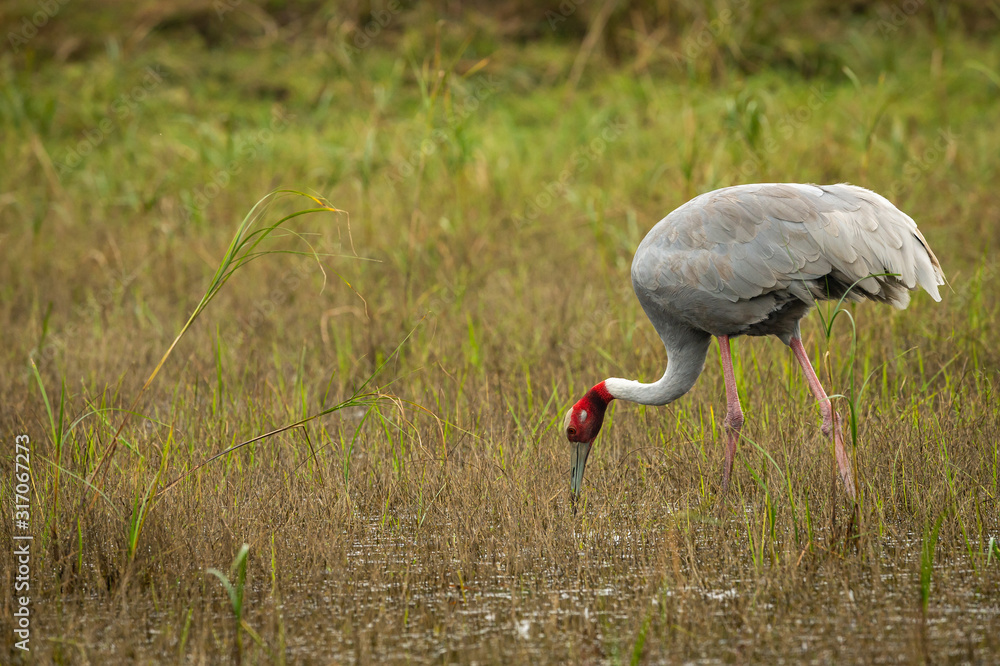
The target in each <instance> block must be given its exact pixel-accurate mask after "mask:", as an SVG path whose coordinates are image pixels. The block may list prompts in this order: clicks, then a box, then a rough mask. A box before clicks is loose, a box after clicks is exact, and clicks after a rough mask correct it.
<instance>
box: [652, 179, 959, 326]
mask: <svg viewBox="0 0 1000 666" xmlns="http://www.w3.org/2000/svg"><path fill="white" fill-rule="evenodd" d="M889 274H894V275H889ZM942 284H944V275H943V274H942V272H941V266H940V264H939V263H938V260H937V258H936V257H935V256H934V253H933V252H931V249H930V247H928V245H927V241H925V240H924V237H923V235H922V234H921V233H920V231H919V230H918V229H917V225H916V223H915V222H914V221H913V220H912V219H911V218H910V217H909V216H908V215H906V214H905V213H903V212H902V211H900V210H899V209H897V208H896V207H895V206H893V205H892V204H891V203H889V201H887V200H886V199H885V198H884V197H882V196H880V195H878V194H876V193H874V192H872V191H870V190H866V189H864V188H862V187H856V186H853V185H844V184H841V185H824V186H817V185H799V184H760V185H737V186H735V187H727V188H724V189H721V190H715V191H714V192H709V193H707V194H703V195H701V196H699V197H696V198H694V199H692V200H691V201H689V202H688V203H686V204H684V205H683V206H681V207H680V208H678V209H677V210H675V211H673V212H672V213H670V214H669V215H667V216H666V217H665V218H663V219H662V220H661V221H660V222H659V223H657V225H656V226H654V227H653V229H652V230H651V231H650V232H649V233H648V234H647V235H646V237H645V239H643V241H642V243H641V244H640V245H639V248H638V250H636V253H635V258H634V259H633V261H632V285H633V288H634V289H635V293H636V296H637V297H638V298H639V301H640V303H642V306H643V309H644V310H645V311H646V314H647V315H649V318H650V319H651V320H652V321H653V324H654V325H657V324H658V322H663V323H664V324H666V325H667V326H668V328H671V329H673V328H676V327H678V326H683V327H688V328H691V329H693V331H701V332H704V333H708V334H711V335H717V336H718V335H728V336H737V335H776V336H778V337H779V338H781V339H782V340H784V341H785V342H786V343H787V342H788V340H789V339H790V338H791V336H792V334H793V332H794V331H795V329H796V327H797V325H798V321H799V320H800V319H801V318H802V317H803V316H805V314H806V313H807V312H808V311H809V308H810V307H811V306H812V305H813V304H814V302H815V301H816V300H822V299H829V298H834V299H839V298H840V297H841V296H844V295H845V294H847V298H848V299H851V300H862V299H865V298H868V299H872V300H875V301H881V302H886V303H892V304H893V305H895V306H896V307H900V308H903V307H906V305H907V304H908V303H909V300H910V293H909V292H910V290H911V289H914V288H916V287H917V286H920V287H923V288H924V289H925V290H927V292H928V293H929V294H930V295H931V296H932V297H933V298H934V300H936V301H939V300H941V297H940V295H939V294H938V289H937V287H938V285H942ZM852 285H854V287H853V289H852V288H851V287H852ZM657 328H660V327H659V326H657Z"/></svg>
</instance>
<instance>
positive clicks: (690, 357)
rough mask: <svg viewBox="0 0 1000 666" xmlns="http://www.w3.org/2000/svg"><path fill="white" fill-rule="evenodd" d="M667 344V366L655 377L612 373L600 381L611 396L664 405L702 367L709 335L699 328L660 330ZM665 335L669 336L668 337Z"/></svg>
mask: <svg viewBox="0 0 1000 666" xmlns="http://www.w3.org/2000/svg"><path fill="white" fill-rule="evenodd" d="M661 336H662V339H663V346H664V347H666V348H667V369H666V371H664V373H663V376H662V377H660V379H659V381H656V382H653V383H652V384H643V383H641V382H636V381H632V380H631V379H620V378H618V377H612V378H610V379H606V380H604V385H605V387H606V388H607V390H608V393H610V394H611V395H612V396H613V397H615V398H618V399H619V400H628V401H629V402H637V403H639V404H641V405H657V406H659V405H665V404H667V403H668V402H673V401H674V400H676V399H677V398H679V397H681V396H682V395H684V394H685V393H687V392H688V391H690V390H691V387H692V386H694V383H695V381H696V380H697V379H698V375H700V374H701V371H702V369H703V368H704V367H705V356H706V355H707V354H708V345H709V343H710V342H711V341H712V336H710V335H708V334H707V333H702V332H701V331H692V330H690V329H688V330H685V331H672V332H666V331H662V332H661ZM668 336H669V337H668Z"/></svg>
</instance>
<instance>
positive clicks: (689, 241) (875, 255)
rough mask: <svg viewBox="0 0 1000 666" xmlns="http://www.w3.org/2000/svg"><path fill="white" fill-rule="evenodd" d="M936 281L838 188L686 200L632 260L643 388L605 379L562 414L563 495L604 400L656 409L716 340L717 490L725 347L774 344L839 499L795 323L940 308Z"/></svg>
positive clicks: (730, 424) (859, 196)
mask: <svg viewBox="0 0 1000 666" xmlns="http://www.w3.org/2000/svg"><path fill="white" fill-rule="evenodd" d="M943 284H944V273H943V272H942V270H941V264H940V263H939V262H938V260H937V257H935V256H934V253H933V252H932V251H931V248H930V246H929V245H928V244H927V241H926V240H925V239H924V237H923V234H921V233H920V230H919V229H917V225H916V223H915V222H914V221H913V220H912V219H911V218H910V217H909V216H908V215H906V214H905V213H903V212H902V211H900V210H899V209H898V208H896V207H895V206H893V205H892V204H891V203H889V201H888V200H886V199H885V198H884V197H882V196H881V195H879V194H876V193H875V192H872V191H871V190H867V189H864V188H862V187H857V186H854V185H848V184H838V185H802V184H797V183H786V184H774V183H771V184H757V185H737V186H734V187H726V188H723V189H720V190H715V191H713V192H708V193H707V194H702V195H701V196H698V197H695V198H694V199H692V200H691V201H689V202H687V203H686V204H684V205H683V206H681V207H680V208H678V209H677V210H675V211H673V212H672V213H670V214H669V215H667V216H666V217H665V218H663V219H662V220H660V221H659V222H658V223H657V224H656V226H654V227H653V228H652V229H651V230H650V232H649V233H648V234H647V235H646V237H645V238H644V239H643V240H642V242H641V243H640V244H639V248H638V249H637V250H636V252H635V257H634V258H633V260H632V288H633V289H634V290H635V295H636V297H637V298H638V299H639V303H640V304H641V305H642V309H643V310H644V311H645V312H646V316H647V317H649V320H650V322H652V324H653V326H654V328H655V329H656V332H657V333H658V334H659V336H660V339H661V340H662V341H663V346H664V347H666V352H667V367H666V371H665V372H664V373H663V376H662V377H661V378H660V379H659V380H658V381H656V382H653V383H651V384H643V383H640V382H637V381H632V380H628V379H619V378H617V377H612V378H609V379H605V380H604V381H602V382H600V383H599V384H597V385H596V386H594V387H593V388H592V389H590V390H589V391H588V392H587V394H586V395H585V396H583V398H581V399H580V401H579V402H577V403H576V404H575V405H573V407H571V408H570V410H569V411H568V412H567V413H566V418H565V421H564V423H563V428H564V430H565V432H566V436H567V437H568V438H569V441H570V442H571V444H572V447H573V450H572V472H571V478H570V489H571V492H572V495H571V496H572V497H573V498H576V497H577V496H578V494H579V491H580V486H581V484H582V482H583V472H584V469H585V467H586V465H587V457H588V456H589V455H590V451H591V448H592V446H593V443H594V439H595V438H596V437H597V435H598V433H599V432H600V430H601V424H602V423H603V422H604V413H605V410H606V409H607V407H608V404H609V403H610V402H611V401H612V400H615V399H619V400H628V401H630V402H637V403H640V404H643V405H666V404H668V403H670V402H673V401H674V400H677V399H678V398H680V397H681V396H682V395H684V394H685V393H687V392H688V391H689V390H691V387H692V386H693V385H694V383H695V380H697V379H698V375H700V374H701V371H702V369H703V368H704V366H705V357H706V355H707V353H708V347H709V343H710V342H711V340H712V337H713V336H715V337H716V338H718V339H719V350H720V354H721V357H722V373H723V376H724V377H725V383H726V416H725V419H724V420H723V428H724V430H725V432H726V437H727V441H726V450H725V463H724V469H723V473H722V488H723V492H725V491H726V490H727V489H728V487H729V477H730V474H731V473H732V468H733V458H734V456H735V455H736V444H737V442H738V441H739V438H740V429H741V428H742V427H743V410H742V409H741V407H740V399H739V395H738V393H737V391H736V375H735V373H734V372H733V360H732V355H731V351H730V346H729V344H730V340H731V339H732V338H734V337H736V336H740V335H774V336H777V337H778V338H779V339H780V340H781V341H782V342H784V343H785V344H786V345H788V346H789V347H791V349H792V353H793V354H794V355H795V359H796V360H797V361H798V363H799V365H801V366H802V371H803V372H804V373H805V377H806V381H807V382H808V384H809V388H810V389H811V390H812V393H813V395H814V396H815V398H816V400H817V401H818V403H819V408H820V412H821V414H822V417H823V426H822V432H823V434H824V435H825V436H826V437H831V438H832V439H833V444H834V452H835V454H836V459H837V465H838V467H839V469H840V477H841V479H842V480H843V482H844V486H845V487H846V489H847V494H848V495H849V496H850V498H851V499H852V500H853V499H856V497H857V489H856V486H855V481H854V474H853V472H852V470H851V458H850V456H849V455H848V452H847V450H846V449H845V447H844V440H843V436H842V435H841V432H840V427H839V424H838V422H837V416H836V413H835V410H834V408H833V405H832V404H831V402H830V399H829V398H828V397H827V394H826V392H825V391H824V390H823V386H822V384H821V383H820V381H819V378H818V377H817V376H816V371H815V370H813V367H812V364H811V363H810V362H809V356H808V354H807V353H806V350H805V348H804V347H803V346H802V337H801V333H800V332H799V320H801V319H802V318H803V317H804V316H805V315H806V313H808V311H809V309H810V308H811V307H812V306H813V305H814V304H815V303H816V301H818V300H827V299H840V298H842V297H845V298H846V299H848V300H854V301H861V300H864V299H871V300H874V301H878V302H881V303H891V304H892V305H894V306H896V307H897V308H905V307H906V306H907V304H908V303H909V301H910V290H912V289H916V288H917V287H918V286H919V287H923V289H924V290H925V291H927V293H929V294H930V295H931V297H932V298H933V299H934V300H935V301H940V300H941V296H940V295H939V294H938V286H939V285H943Z"/></svg>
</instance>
